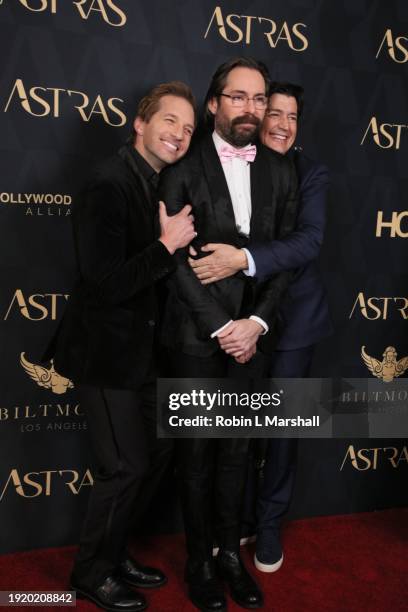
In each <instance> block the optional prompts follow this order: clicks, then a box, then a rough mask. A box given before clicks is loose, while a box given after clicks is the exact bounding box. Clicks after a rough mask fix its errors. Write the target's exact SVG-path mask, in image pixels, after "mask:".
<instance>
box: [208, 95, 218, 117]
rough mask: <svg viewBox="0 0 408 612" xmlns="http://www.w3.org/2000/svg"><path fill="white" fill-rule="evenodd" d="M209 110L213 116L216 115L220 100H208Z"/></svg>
mask: <svg viewBox="0 0 408 612" xmlns="http://www.w3.org/2000/svg"><path fill="white" fill-rule="evenodd" d="M207 108H208V110H209V111H210V113H211V114H213V115H215V113H216V112H217V110H218V100H217V98H211V99H210V100H208V103H207Z"/></svg>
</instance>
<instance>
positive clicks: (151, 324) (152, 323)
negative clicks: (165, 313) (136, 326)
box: [147, 319, 156, 327]
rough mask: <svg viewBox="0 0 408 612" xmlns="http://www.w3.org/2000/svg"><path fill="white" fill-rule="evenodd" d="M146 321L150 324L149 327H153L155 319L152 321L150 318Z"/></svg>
mask: <svg viewBox="0 0 408 612" xmlns="http://www.w3.org/2000/svg"><path fill="white" fill-rule="evenodd" d="M147 323H148V324H149V325H150V327H154V326H155V324H156V323H155V321H153V319H150V321H148V322H147Z"/></svg>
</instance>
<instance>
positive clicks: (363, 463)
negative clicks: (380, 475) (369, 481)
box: [340, 444, 408, 472]
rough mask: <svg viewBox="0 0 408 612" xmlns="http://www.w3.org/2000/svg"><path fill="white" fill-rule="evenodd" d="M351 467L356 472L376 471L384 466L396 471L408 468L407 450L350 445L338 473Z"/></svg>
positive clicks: (392, 447)
mask: <svg viewBox="0 0 408 612" xmlns="http://www.w3.org/2000/svg"><path fill="white" fill-rule="evenodd" d="M347 465H351V466H352V467H353V468H354V469H355V470H357V471H358V472H366V471H367V470H376V469H377V467H378V466H379V465H385V466H388V467H390V466H391V467H392V468H393V469H398V468H399V467H402V466H405V467H407V466H408V449H407V447H406V446H403V447H402V448H398V447H395V446H386V447H383V448H381V447H377V448H354V446H353V445H352V444H350V446H349V447H348V448H347V451H346V454H345V455H344V459H343V462H342V464H341V467H340V472H342V471H343V469H344V467H345V466H347Z"/></svg>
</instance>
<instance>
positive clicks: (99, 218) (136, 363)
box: [45, 146, 175, 389]
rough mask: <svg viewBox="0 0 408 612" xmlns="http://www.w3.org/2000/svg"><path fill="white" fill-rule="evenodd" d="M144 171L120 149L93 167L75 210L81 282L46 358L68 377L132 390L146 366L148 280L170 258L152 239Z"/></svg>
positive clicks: (151, 316)
mask: <svg viewBox="0 0 408 612" xmlns="http://www.w3.org/2000/svg"><path fill="white" fill-rule="evenodd" d="M143 164H144V170H146V165H145V162H144V160H142V168H143ZM145 175H146V172H144V173H143V172H141V164H140V158H139V161H138V157H137V154H136V153H135V151H134V150H133V148H132V147H131V146H127V147H123V148H122V149H121V150H120V151H119V153H118V154H116V155H114V156H113V157H111V158H110V159H108V160H106V161H105V162H103V163H101V164H100V165H99V166H98V167H97V168H96V170H95V171H94V173H93V174H92V176H91V178H90V180H89V183H88V185H87V187H86V189H85V190H84V193H83V195H82V197H81V198H80V199H79V201H78V204H77V205H75V207H74V211H73V217H72V220H73V229H74V239H75V247H76V253H77V262H78V277H79V280H78V283H77V285H76V287H75V288H74V291H73V292H72V295H71V297H70V300H69V302H68V305H67V309H66V311H65V313H64V317H63V320H62V323H61V324H60V327H59V330H58V332H57V335H56V337H55V338H54V340H53V342H52V343H51V345H50V347H49V349H48V350H47V354H46V355H45V358H50V357H52V356H54V366H55V369H56V371H57V372H59V373H61V374H63V375H64V376H66V377H68V378H70V379H71V380H73V381H74V382H80V383H86V384H92V385H98V386H104V387H111V388H124V389H125V388H129V389H135V388H137V387H138V386H139V385H140V383H141V382H143V379H144V377H145V375H146V372H147V369H148V368H149V366H150V363H151V358H152V350H153V340H154V335H155V326H156V323H157V299H156V292H155V286H154V285H155V283H156V281H158V280H160V279H161V278H163V277H164V276H165V275H166V274H168V273H169V271H170V270H172V269H173V268H174V266H175V260H174V257H173V256H172V255H170V253H169V252H168V251H167V249H166V248H165V246H164V245H163V244H162V243H161V242H159V241H158V240H157V239H156V238H157V236H158V234H157V231H155V207H157V201H154V198H153V197H152V194H151V192H150V190H149V184H148V181H147V180H146V176H145Z"/></svg>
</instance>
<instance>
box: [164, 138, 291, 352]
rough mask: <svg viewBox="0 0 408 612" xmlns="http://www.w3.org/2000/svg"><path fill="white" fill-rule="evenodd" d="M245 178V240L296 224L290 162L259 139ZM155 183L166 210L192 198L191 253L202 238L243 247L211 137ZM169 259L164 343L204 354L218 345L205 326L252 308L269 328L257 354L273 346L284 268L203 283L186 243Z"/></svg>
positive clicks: (278, 234) (277, 235)
mask: <svg viewBox="0 0 408 612" xmlns="http://www.w3.org/2000/svg"><path fill="white" fill-rule="evenodd" d="M250 177H251V204H252V214H251V226H250V239H251V241H253V240H256V241H260V242H264V241H269V240H273V239H275V238H282V237H284V236H286V235H288V234H289V232H290V231H292V229H293V228H294V226H295V221H296V214H297V206H298V197H297V191H298V180H297V175H296V171H295V168H294V166H293V163H292V161H291V160H289V159H288V158H286V157H284V156H283V155H279V154H277V153H274V152H273V151H270V150H269V149H267V148H266V147H264V146H263V145H262V144H258V145H257V155H256V158H255V161H254V162H252V163H251V169H250ZM160 184H161V185H160V195H161V199H163V200H164V201H165V203H166V205H167V209H168V212H169V213H171V212H173V213H175V212H177V211H179V210H180V208H182V206H183V205H184V204H187V203H189V204H192V206H193V214H194V219H195V229H196V231H197V233H198V236H197V238H196V239H195V240H194V241H193V246H194V247H195V248H196V250H197V251H198V252H199V248H200V247H201V246H202V245H203V244H205V243H207V242H222V243H228V244H232V245H235V246H238V247H242V246H245V244H246V242H247V239H246V238H244V237H243V236H242V235H240V234H239V233H238V231H237V228H236V225H235V217H234V211H233V207H232V202H231V198H230V195H229V191H228V186H227V182H226V179H225V175H224V171H223V169H222V166H221V162H220V160H219V157H218V154H217V151H216V148H215V145H214V142H213V139H212V136H211V135H208V136H207V137H205V138H204V139H203V140H202V141H201V142H199V143H198V144H197V145H196V146H195V148H194V149H193V150H192V151H191V152H190V153H189V154H188V155H187V156H186V157H185V158H184V159H182V160H181V161H180V162H179V163H178V164H175V165H174V166H171V167H169V168H167V169H166V170H165V171H164V172H163V173H162V175H161V179H160ZM176 259H177V268H176V270H175V272H174V273H173V274H172V275H171V277H170V278H169V282H168V286H169V296H168V301H167V306H166V312H165V320H164V324H163V333H162V342H163V344H164V345H166V346H168V347H171V348H176V349H178V350H182V351H183V352H185V353H187V354H191V355H197V356H208V355H211V354H213V353H214V352H215V351H217V350H218V341H217V340H216V339H210V336H211V334H212V332H214V331H215V330H217V329H219V328H220V327H221V326H222V325H224V324H225V323H227V322H228V321H229V320H230V319H238V318H245V317H248V316H250V315H251V314H252V315H257V316H259V317H261V318H262V319H263V320H264V321H265V322H266V323H267V324H268V326H269V330H270V331H269V332H268V333H267V334H266V335H265V336H261V338H260V341H259V347H260V348H261V350H263V351H264V352H271V351H272V350H273V348H274V346H275V344H276V334H275V327H276V323H277V312H278V306H279V302H280V300H281V298H282V295H283V293H284V291H285V289H286V288H287V286H288V283H289V280H290V278H291V273H290V272H283V273H281V274H277V275H276V276H274V277H272V278H270V279H268V280H265V281H264V282H257V280H256V279H253V278H249V277H247V276H246V275H245V274H243V273H238V274H236V275H235V276H232V277H230V278H227V279H224V280H221V281H218V282H216V283H212V284H210V285H207V286H203V285H201V283H200V282H199V280H198V279H197V278H196V276H195V274H194V273H193V271H192V270H191V268H190V266H189V265H188V263H187V261H186V259H187V249H184V250H179V251H177V254H176Z"/></svg>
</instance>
